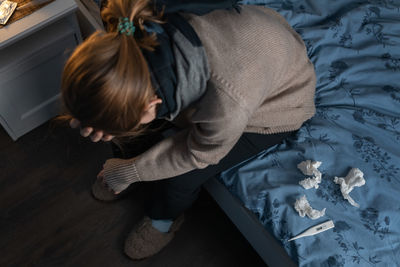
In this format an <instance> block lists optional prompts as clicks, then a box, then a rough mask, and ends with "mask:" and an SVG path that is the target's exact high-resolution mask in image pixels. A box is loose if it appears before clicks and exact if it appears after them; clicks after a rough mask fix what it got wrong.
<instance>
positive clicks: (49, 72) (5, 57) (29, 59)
mask: <svg viewBox="0 0 400 267" xmlns="http://www.w3.org/2000/svg"><path fill="white" fill-rule="evenodd" d="M76 11H77V5H76V3H75V1H74V0H56V1H54V2H52V3H50V4H48V5H47V6H44V7H43V8H41V9H39V10H37V11H35V12H34V13H32V14H31V15H28V16H26V17H24V18H23V19H21V20H18V21H16V22H14V23H11V24H10V25H7V26H6V27H4V28H1V29H0V123H1V125H2V126H3V127H4V129H5V130H6V131H7V133H8V134H9V135H10V136H11V138H12V139H13V140H16V139H17V138H19V137H20V136H22V135H23V134H25V133H27V132H29V131H30V130H32V129H34V128H35V127H37V126H39V125H40V124H42V123H44V122H46V121H47V120H49V119H51V118H52V117H54V116H56V115H58V114H59V112H60V101H59V97H60V82H61V73H62V69H63V66H64V63H65V61H66V59H67V58H68V55H69V54H70V53H71V52H72V50H73V49H74V48H75V47H76V46H77V45H78V44H79V43H80V42H81V41H82V37H81V33H80V30H79V26H78V22H77V19H76V15H75V14H76Z"/></svg>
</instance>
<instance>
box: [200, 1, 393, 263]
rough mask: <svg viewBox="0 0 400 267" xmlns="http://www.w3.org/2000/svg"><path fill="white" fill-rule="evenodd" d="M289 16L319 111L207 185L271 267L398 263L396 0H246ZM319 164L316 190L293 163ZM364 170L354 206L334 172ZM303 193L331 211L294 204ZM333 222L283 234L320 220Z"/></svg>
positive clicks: (345, 172)
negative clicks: (311, 69) (308, 232)
mask: <svg viewBox="0 0 400 267" xmlns="http://www.w3.org/2000/svg"><path fill="white" fill-rule="evenodd" d="M242 3H243V4H257V5H264V6H267V7H269V8H272V9H274V10H276V11H277V12H279V13H280V14H281V15H283V16H284V17H285V18H286V19H287V20H288V22H289V23H290V24H291V25H292V27H293V28H294V29H295V30H296V31H297V32H298V33H299V34H300V35H301V36H302V38H303V40H304V42H305V44H306V47H307V51H308V56H309V57H310V59H311V61H312V62H313V63H314V66H315V69H316V74H317V88H316V96H315V102H316V107H317V112H316V115H315V116H314V117H313V118H311V119H310V120H309V121H307V122H306V123H305V124H304V125H303V126H302V127H301V129H300V130H299V131H298V132H297V134H296V135H295V136H294V137H291V138H289V139H287V140H285V141H284V142H283V143H282V144H279V145H276V146H274V147H272V148H270V149H268V150H266V151H263V152H261V153H259V154H258V155H256V156H255V157H253V158H251V159H248V160H246V161H245V162H242V163H240V164H238V165H236V166H234V167H232V168H231V169H229V170H227V171H225V172H223V173H221V175H219V176H218V177H215V178H213V179H211V180H210V181H208V182H207V183H206V184H205V185H204V187H205V188H206V190H207V191H208V192H209V193H210V194H211V195H212V196H213V197H214V198H215V200H216V201H217V202H218V203H219V205H220V206H221V208H222V209H223V210H224V211H225V212H226V214H227V215H228V216H229V217H230V218H231V220H232V221H233V222H234V223H235V224H236V226H237V227H238V229H239V230H240V231H241V232H242V233H243V235H244V236H245V237H246V238H247V239H248V241H249V242H250V243H251V244H252V245H253V247H254V248H255V250H256V251H257V252H258V253H259V255H260V256H261V257H262V258H263V259H264V261H265V263H266V264H268V265H269V266H270V267H272V266H400V1H398V0H365V1H357V0H335V1H333V0H330V1H329V0H298V1H289V0H285V1H278V0H275V1H274V0H262V1H256V0H250V1H242ZM305 160H314V161H321V162H322V164H321V166H320V167H319V168H318V169H319V170H320V171H321V173H322V182H321V184H320V186H319V188H318V189H308V190H306V189H304V188H303V187H302V186H300V185H299V181H300V180H302V179H304V178H305V175H304V174H303V173H302V172H301V171H300V170H299V169H298V168H297V164H299V163H300V162H302V161H305ZM351 168H359V169H360V170H361V171H362V172H363V173H364V178H365V181H366V184H365V185H364V186H361V187H357V188H355V189H354V190H353V191H352V192H351V193H350V195H351V197H352V198H353V199H354V200H355V201H356V202H357V203H358V204H359V205H360V207H359V208H357V207H354V206H352V205H350V204H349V202H348V201H347V200H345V199H344V198H343V196H342V194H341V191H340V186H339V185H337V184H335V183H334V182H333V179H334V177H335V176H338V177H345V176H346V175H347V173H348V172H349V171H350V169H351ZM302 195H306V197H307V199H308V201H309V203H310V204H311V206H312V207H313V208H314V209H317V210H321V209H323V208H326V214H325V216H323V217H321V218H319V219H316V220H311V219H309V218H307V217H300V216H299V214H298V213H297V212H296V210H295V209H294V203H295V201H296V199H298V198H299V197H301V196H302ZM327 220H333V221H334V223H335V228H333V229H331V230H328V231H325V232H323V233H320V234H318V235H315V236H311V237H305V238H301V239H297V240H295V241H292V242H288V241H287V240H288V239H289V238H290V237H293V236H295V235H297V234H299V233H301V232H302V231H304V230H305V229H307V228H309V227H311V226H314V225H316V224H318V223H321V222H324V221H327Z"/></svg>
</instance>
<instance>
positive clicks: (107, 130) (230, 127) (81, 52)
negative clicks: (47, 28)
mask: <svg viewBox="0 0 400 267" xmlns="http://www.w3.org/2000/svg"><path fill="white" fill-rule="evenodd" d="M225 2H226V1H225ZM189 6H190V5H189ZM234 7H235V8H232V5H231V6H230V8H228V9H227V6H224V4H221V5H211V7H210V8H208V9H207V8H206V9H204V6H202V7H201V8H199V9H198V10H197V9H196V8H193V5H192V6H190V7H188V6H183V7H178V8H176V7H174V8H170V7H168V6H166V7H165V9H164V14H162V12H160V7H159V6H154V5H153V4H152V3H150V2H149V1H148V0H136V1H134V0H130V1H128V0H125V1H124V0H110V1H109V2H108V3H107V5H106V6H105V8H104V9H103V11H102V18H103V21H104V22H105V24H106V28H107V32H96V33H94V34H93V35H92V36H90V37H89V38H88V39H87V40H86V41H85V42H83V43H82V44H81V45H80V46H79V47H78V48H77V49H76V50H75V51H74V53H73V54H72V56H71V57H70V58H69V60H68V62H67V63H66V66H65V69H64V73H63V80H62V99H63V102H64V106H65V108H66V110H67V112H68V114H69V116H68V117H67V118H68V119H71V118H74V119H72V120H71V123H70V124H71V126H73V127H78V126H81V129H82V130H81V134H82V135H83V136H85V137H87V136H89V135H90V136H91V138H92V140H93V141H95V142H97V141H99V140H100V139H102V140H103V141H110V140H111V139H112V138H113V137H114V136H116V138H114V139H113V141H116V140H122V139H121V137H123V136H137V135H139V134H142V135H144V136H146V132H145V129H146V126H148V125H152V123H153V122H156V121H162V120H164V121H169V122H171V123H172V124H174V125H175V127H176V129H178V131H176V133H175V134H173V135H171V136H169V137H166V138H164V139H162V140H156V141H157V142H156V141H154V142H153V143H154V144H152V146H151V147H150V148H148V149H147V148H146V149H144V151H140V152H143V153H140V154H139V155H136V156H135V157H129V156H128V157H126V156H125V157H123V156H121V155H120V156H119V157H118V158H112V159H109V160H107V161H106V163H105V164H104V166H103V170H101V171H100V173H99V175H98V178H99V179H98V182H97V183H95V185H94V187H93V193H94V195H95V197H96V198H98V199H103V200H105V199H109V198H110V197H109V196H107V195H106V192H108V191H107V190H110V191H111V192H113V194H118V193H120V192H122V191H124V190H125V189H126V188H127V187H128V186H129V185H131V184H133V183H138V182H150V181H151V182H153V184H154V192H153V197H152V201H151V202H150V203H149V205H148V207H147V211H146V214H147V216H145V217H144V218H143V220H142V221H141V222H139V223H138V224H137V225H135V226H134V228H133V230H132V232H131V233H130V234H129V236H128V238H127V240H126V243H125V252H126V254H127V255H128V256H130V257H131V258H132V259H142V258H146V257H149V256H151V255H154V254H155V253H157V252H159V251H160V250H161V249H162V248H163V247H165V246H166V245H167V244H168V243H169V242H170V241H171V240H172V238H173V236H174V233H175V232H176V231H177V230H178V229H179V227H180V225H181V223H182V221H183V212H184V211H185V210H186V209H187V208H189V207H190V206H191V204H192V203H193V202H194V201H195V200H196V198H197V195H198V193H199V190H200V187H201V185H202V184H203V183H204V182H205V181H206V180H207V179H209V178H211V177H213V176H214V175H216V174H218V173H219V172H221V171H223V170H226V169H228V168H229V167H231V166H233V165H235V164H237V163H239V162H241V161H243V160H245V159H247V158H249V157H251V156H253V155H255V154H257V153H258V152H260V151H262V150H264V149H266V148H268V147H270V146H272V145H274V144H277V143H279V142H281V141H282V140H283V139H284V138H285V137H287V136H288V135H289V134H291V133H293V132H294V131H296V130H297V129H298V128H299V127H300V126H301V125H302V124H303V122H304V121H306V120H307V119H309V118H311V117H312V116H313V114H314V113H315V107H314V92H315V73H314V69H313V65H312V64H311V62H310V61H309V59H308V57H307V54H306V49H305V46H304V43H303V41H302V40H301V38H300V37H299V35H298V34H297V33H296V32H295V31H294V30H293V29H292V28H291V27H290V26H289V25H288V24H287V22H286V21H285V20H284V19H283V18H282V17H281V16H280V15H279V14H277V13H276V12H274V11H272V10H270V9H267V8H264V7H257V6H241V7H238V6H234ZM176 11H181V12H179V13H178V12H176ZM182 11H183V12H182ZM200 15H201V16H200ZM158 141H159V142H158ZM115 143H121V142H115ZM136 152H137V151H136ZM136 154H137V153H136ZM117 156H118V155H117ZM121 157H123V158H121Z"/></svg>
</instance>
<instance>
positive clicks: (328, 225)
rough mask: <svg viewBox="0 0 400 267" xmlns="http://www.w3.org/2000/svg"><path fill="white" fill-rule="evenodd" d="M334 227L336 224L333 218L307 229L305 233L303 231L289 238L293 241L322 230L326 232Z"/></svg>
mask: <svg viewBox="0 0 400 267" xmlns="http://www.w3.org/2000/svg"><path fill="white" fill-rule="evenodd" d="M333 227H335V225H334V224H333V221H332V220H330V221H326V222H324V223H321V224H318V225H316V226H313V227H311V228H309V229H307V230H306V231H304V232H303V233H301V234H299V235H297V236H295V237H293V238H291V239H289V240H288V241H292V240H295V239H297V238H300V237H305V236H311V235H316V234H319V233H322V232H324V231H326V230H329V229H331V228H333Z"/></svg>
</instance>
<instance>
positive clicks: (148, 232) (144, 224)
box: [125, 214, 184, 260]
mask: <svg viewBox="0 0 400 267" xmlns="http://www.w3.org/2000/svg"><path fill="white" fill-rule="evenodd" d="M183 221H184V216H183V214H182V215H181V216H179V217H178V218H177V219H176V220H174V222H173V223H172V225H171V228H170V230H169V232H168V233H163V232H160V231H158V230H157V229H155V228H154V227H153V226H152V224H151V219H150V218H149V217H147V216H145V217H144V218H143V219H142V220H141V221H140V222H139V223H138V224H136V225H135V227H134V229H133V230H132V231H131V232H130V233H129V235H128V238H127V239H126V241H125V253H126V254H127V255H128V256H129V257H130V258H131V259H133V260H141V259H144V258H147V257H150V256H153V255H154V254H157V253H158V252H160V251H161V250H162V249H163V248H164V247H165V246H166V245H168V243H169V242H170V241H171V240H172V239H173V238H174V236H175V232H176V231H178V230H179V228H180V227H181V225H182V223H183Z"/></svg>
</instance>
